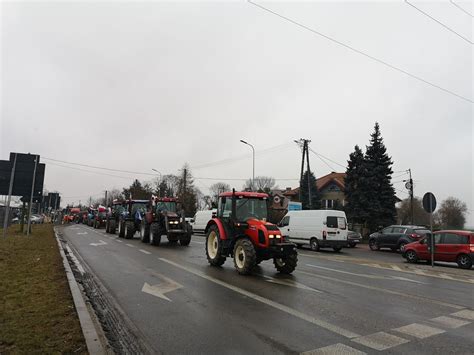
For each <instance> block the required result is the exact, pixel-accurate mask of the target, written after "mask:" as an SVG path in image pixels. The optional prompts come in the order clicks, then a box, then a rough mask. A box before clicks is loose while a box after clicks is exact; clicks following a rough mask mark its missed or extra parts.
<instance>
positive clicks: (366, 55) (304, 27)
mask: <svg viewBox="0 0 474 355" xmlns="http://www.w3.org/2000/svg"><path fill="white" fill-rule="evenodd" d="M247 2H248V3H249V4H251V5H254V6H256V7H259V8H261V9H262V10H264V11H267V12H269V13H271V14H273V15H275V16H278V17H280V18H282V19H284V20H285V21H288V22H290V23H292V24H294V25H296V26H298V27H301V28H303V29H305V30H307V31H309V32H312V33H314V34H317V35H318V36H321V37H324V38H326V39H328V40H330V41H331V42H334V43H336V44H338V45H340V46H342V47H344V48H347V49H350V50H351V51H354V52H356V53H358V54H360V55H363V56H364V57H367V58H369V59H372V60H373V61H376V62H378V63H380V64H383V65H385V66H387V67H389V68H391V69H394V70H396V71H399V72H400V73H403V74H405V75H408V76H410V77H412V78H414V79H416V80H419V81H421V82H423V83H425V84H428V85H430V86H432V87H434V88H437V89H439V90H441V91H444V92H446V93H448V94H451V95H453V96H456V97H458V98H460V99H462V100H465V101H467V102H471V103H474V101H473V100H472V99H469V98H467V97H464V96H462V95H460V94H456V93H455V92H454V91H451V90H449V89H445V88H443V87H441V86H439V85H437V84H434V83H432V82H430V81H428V80H425V79H423V78H421V77H419V76H417V75H414V74H411V73H409V72H407V71H406V70H404V69H401V68H399V67H396V66H394V65H392V64H390V63H388V62H385V61H383V60H381V59H378V58H376V57H374V56H372V55H370V54H368V53H365V52H363V51H361V50H359V49H356V48H354V47H351V46H349V45H348V44H345V43H343V42H340V41H338V40H337V39H334V38H332V37H329V36H328V35H325V34H323V33H321V32H319V31H316V30H314V29H312V28H311V27H308V26H306V25H303V24H302V23H299V22H296V21H295V20H292V19H290V18H288V17H286V16H283V15H280V14H279V13H277V12H275V11H273V10H270V9H268V8H266V7H264V6H262V5H259V4H257V3H254V2H252V1H251V0H247Z"/></svg>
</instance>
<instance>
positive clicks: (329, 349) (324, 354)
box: [300, 343, 367, 355]
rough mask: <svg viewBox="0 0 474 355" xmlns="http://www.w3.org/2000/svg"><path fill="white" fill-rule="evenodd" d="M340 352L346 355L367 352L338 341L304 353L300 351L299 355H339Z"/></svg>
mask: <svg viewBox="0 0 474 355" xmlns="http://www.w3.org/2000/svg"><path fill="white" fill-rule="evenodd" d="M340 354H341V355H346V354H347V355H352V354H355V355H364V354H367V353H364V352H363V351H360V350H357V349H354V348H352V347H350V346H348V345H344V344H341V343H338V344H333V345H329V346H325V347H323V348H318V349H314V350H309V351H305V352H304V353H301V354H300V355H340Z"/></svg>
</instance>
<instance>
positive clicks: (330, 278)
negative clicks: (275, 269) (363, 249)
mask: <svg viewBox="0 0 474 355" xmlns="http://www.w3.org/2000/svg"><path fill="white" fill-rule="evenodd" d="M296 272H297V273H301V274H305V275H309V276H313V277H317V278H320V279H325V280H329V281H331V282H339V283H343V284H347V285H352V286H357V287H362V288H366V289H368V290H375V291H380V292H384V293H389V294H392V295H397V296H402V297H406V298H412V299H416V300H422V301H425V302H431V303H433V304H437V305H440V306H444V307H450V308H454V309H464V308H466V307H463V306H459V305H457V304H451V303H447V302H443V301H438V300H434V299H431V298H427V297H423V296H417V295H412V294H409V293H403V292H397V291H392V290H387V289H385V288H380V287H376V286H369V285H364V284H360V283H357V282H352V281H346V280H340V279H336V278H334V277H328V276H323V275H318V274H313V273H311V272H306V271H301V270H297V271H296Z"/></svg>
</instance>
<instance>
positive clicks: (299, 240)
mask: <svg viewBox="0 0 474 355" xmlns="http://www.w3.org/2000/svg"><path fill="white" fill-rule="evenodd" d="M278 227H279V228H280V231H281V233H282V234H283V235H284V236H285V237H287V238H289V240H290V241H291V242H293V243H295V244H296V245H298V246H299V247H301V246H302V245H304V244H306V245H309V246H310V247H311V249H312V250H314V251H318V250H319V249H320V248H333V249H334V251H336V252H338V251H340V250H341V249H342V247H344V246H346V245H347V220H346V214H345V213H344V212H343V211H335V210H305V211H288V213H287V214H286V215H285V217H283V219H282V220H281V222H280V223H279V224H278Z"/></svg>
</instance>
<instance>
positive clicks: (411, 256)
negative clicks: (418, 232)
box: [405, 250, 418, 264]
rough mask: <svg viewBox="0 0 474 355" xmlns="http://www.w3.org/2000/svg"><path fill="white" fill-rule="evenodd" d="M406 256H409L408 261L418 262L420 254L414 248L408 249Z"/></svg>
mask: <svg viewBox="0 0 474 355" xmlns="http://www.w3.org/2000/svg"><path fill="white" fill-rule="evenodd" d="M405 257H406V258H407V261H408V262H409V263H413V264H415V263H416V262H418V255H417V254H416V251H414V250H408V251H407V252H406V254H405Z"/></svg>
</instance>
